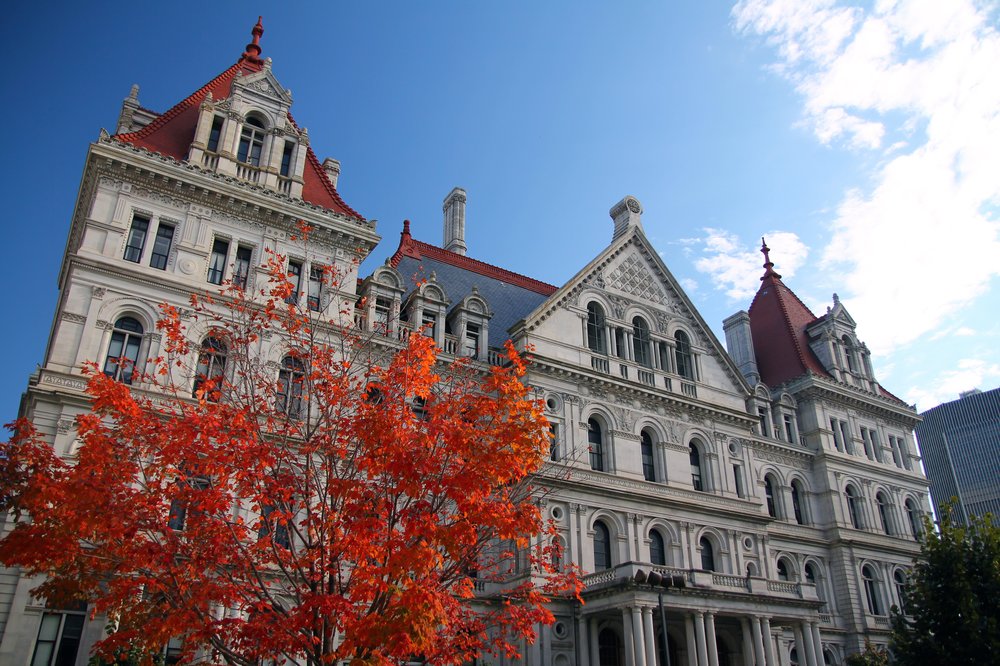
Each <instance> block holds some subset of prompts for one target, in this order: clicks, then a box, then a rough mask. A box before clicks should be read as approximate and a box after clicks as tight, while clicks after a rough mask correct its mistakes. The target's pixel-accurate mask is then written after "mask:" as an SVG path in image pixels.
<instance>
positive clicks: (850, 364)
mask: <svg viewBox="0 0 1000 666" xmlns="http://www.w3.org/2000/svg"><path fill="white" fill-rule="evenodd" d="M841 342H843V343H844V358H845V359H847V369H848V371H849V372H857V371H858V362H857V360H856V359H855V358H854V345H853V344H851V339H850V338H849V337H847V336H846V335H845V336H844V337H843V338H841Z"/></svg>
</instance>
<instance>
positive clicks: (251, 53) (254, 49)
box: [243, 16, 264, 62]
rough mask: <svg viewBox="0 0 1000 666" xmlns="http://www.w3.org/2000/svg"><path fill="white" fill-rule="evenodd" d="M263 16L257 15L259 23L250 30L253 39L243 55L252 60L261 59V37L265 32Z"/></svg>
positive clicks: (257, 60)
mask: <svg viewBox="0 0 1000 666" xmlns="http://www.w3.org/2000/svg"><path fill="white" fill-rule="evenodd" d="M263 18H264V17H263V16H258V17H257V25H255V26H254V27H253V30H251V31H250V34H251V35H252V36H253V41H251V42H250V43H249V44H247V49H246V51H244V52H243V57H244V58H245V59H247V60H250V61H252V62H259V61H260V37H261V35H263V34H264V24H263V22H262V21H263Z"/></svg>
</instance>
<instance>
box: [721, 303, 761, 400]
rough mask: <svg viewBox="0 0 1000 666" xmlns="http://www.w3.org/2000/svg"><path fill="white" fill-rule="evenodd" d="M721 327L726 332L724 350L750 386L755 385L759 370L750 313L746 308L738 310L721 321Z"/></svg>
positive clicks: (758, 380)
mask: <svg viewBox="0 0 1000 666" xmlns="http://www.w3.org/2000/svg"><path fill="white" fill-rule="evenodd" d="M722 329H723V330H724V331H725V332H726V350H727V351H728V352H729V356H730V357H731V358H732V359H733V362H734V363H735V364H736V367H737V368H739V370H740V372H741V373H742V374H743V376H744V377H745V378H746V380H747V382H749V383H750V386H756V385H757V384H758V383H760V371H759V370H758V369H757V358H756V356H754V353H753V337H752V336H751V335H750V315H749V314H747V312H746V310H740V311H739V312H737V313H736V314H734V315H730V316H729V317H727V318H726V320H725V321H723V322H722Z"/></svg>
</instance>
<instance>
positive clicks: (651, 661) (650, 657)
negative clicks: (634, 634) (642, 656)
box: [642, 608, 680, 666]
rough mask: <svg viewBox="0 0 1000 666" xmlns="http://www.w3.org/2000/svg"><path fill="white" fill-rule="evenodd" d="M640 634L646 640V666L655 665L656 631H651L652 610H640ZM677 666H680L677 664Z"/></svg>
mask: <svg viewBox="0 0 1000 666" xmlns="http://www.w3.org/2000/svg"><path fill="white" fill-rule="evenodd" d="M642 633H643V636H645V638H646V666H657V665H656V630H655V629H653V609H652V608H643V609H642ZM678 666H680V665H679V664H678Z"/></svg>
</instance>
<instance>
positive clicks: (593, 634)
mask: <svg viewBox="0 0 1000 666" xmlns="http://www.w3.org/2000/svg"><path fill="white" fill-rule="evenodd" d="M589 629H590V631H589V632H588V633H589V635H590V664H591V666H598V665H599V664H600V663H601V651H600V650H599V649H598V645H597V618H594V619H592V620H591V621H590V627H589Z"/></svg>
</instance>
